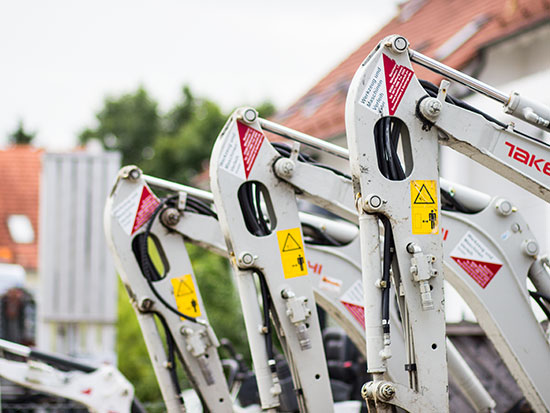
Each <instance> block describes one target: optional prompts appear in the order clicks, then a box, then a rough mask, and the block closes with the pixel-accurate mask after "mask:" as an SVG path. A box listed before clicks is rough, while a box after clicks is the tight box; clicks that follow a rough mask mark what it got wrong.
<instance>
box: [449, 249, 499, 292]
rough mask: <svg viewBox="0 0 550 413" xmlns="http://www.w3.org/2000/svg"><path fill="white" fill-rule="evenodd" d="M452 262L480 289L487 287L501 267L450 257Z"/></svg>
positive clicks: (489, 263)
mask: <svg viewBox="0 0 550 413" xmlns="http://www.w3.org/2000/svg"><path fill="white" fill-rule="evenodd" d="M451 258H452V259H453V260H455V262H456V263H457V264H458V265H459V266H460V268H462V269H463V270H464V271H466V272H467V273H468V275H469V276H470V277H472V278H473V280H474V281H475V282H476V283H478V284H479V285H480V286H481V288H485V287H487V285H488V284H489V283H490V282H491V280H492V279H493V277H494V276H495V275H496V274H497V272H498V271H499V270H500V268H501V267H502V264H497V263H493V262H484V261H477V260H472V259H469V258H459V257H453V256H451Z"/></svg>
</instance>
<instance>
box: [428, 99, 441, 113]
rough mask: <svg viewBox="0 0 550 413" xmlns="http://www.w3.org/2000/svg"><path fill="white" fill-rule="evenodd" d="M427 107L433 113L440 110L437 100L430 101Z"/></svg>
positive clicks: (439, 103)
mask: <svg viewBox="0 0 550 413" xmlns="http://www.w3.org/2000/svg"><path fill="white" fill-rule="evenodd" d="M428 107H429V109H430V111H431V112H432V113H433V114H434V115H435V114H438V113H439V112H441V102H440V101H439V100H432V101H430V103H429V105H428Z"/></svg>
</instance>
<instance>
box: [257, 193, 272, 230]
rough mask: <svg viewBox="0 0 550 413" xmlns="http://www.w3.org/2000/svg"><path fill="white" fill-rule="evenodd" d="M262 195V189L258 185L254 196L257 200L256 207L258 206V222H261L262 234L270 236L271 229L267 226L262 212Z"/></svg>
mask: <svg viewBox="0 0 550 413" xmlns="http://www.w3.org/2000/svg"><path fill="white" fill-rule="evenodd" d="M261 195H262V192H261V190H260V187H259V186H258V185H256V186H255V188H254V196H255V197H254V200H255V205H256V211H257V216H258V222H259V225H260V228H261V229H262V232H263V233H264V234H269V228H268V226H267V222H266V220H265V216H264V214H263V211H262V200H261Z"/></svg>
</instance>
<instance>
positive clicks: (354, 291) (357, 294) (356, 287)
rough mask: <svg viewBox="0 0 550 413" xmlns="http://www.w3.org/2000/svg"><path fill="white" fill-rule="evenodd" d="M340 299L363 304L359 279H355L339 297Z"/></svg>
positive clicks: (361, 286) (361, 285)
mask: <svg viewBox="0 0 550 413" xmlns="http://www.w3.org/2000/svg"><path fill="white" fill-rule="evenodd" d="M340 300H341V301H345V302H346V303H350V304H355V305H359V306H361V307H362V306H363V284H362V283H361V281H359V280H357V281H355V282H354V283H353V284H352V286H351V287H350V288H348V289H347V290H346V292H345V293H344V294H342V296H341V297H340Z"/></svg>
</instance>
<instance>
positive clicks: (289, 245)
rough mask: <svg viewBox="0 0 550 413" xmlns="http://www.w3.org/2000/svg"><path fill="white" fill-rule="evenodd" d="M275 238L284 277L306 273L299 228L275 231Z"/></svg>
mask: <svg viewBox="0 0 550 413" xmlns="http://www.w3.org/2000/svg"><path fill="white" fill-rule="evenodd" d="M277 240H278V241H279V252H280V253H281V263H282V264H283V272H284V275H285V278H294V277H301V276H302V275H307V261H306V256H305V254H304V243H303V242H302V234H301V233H300V228H292V229H285V230H282V231H277Z"/></svg>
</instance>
